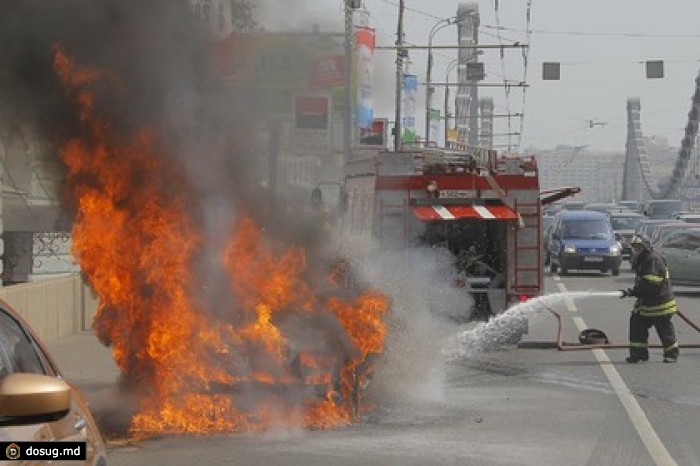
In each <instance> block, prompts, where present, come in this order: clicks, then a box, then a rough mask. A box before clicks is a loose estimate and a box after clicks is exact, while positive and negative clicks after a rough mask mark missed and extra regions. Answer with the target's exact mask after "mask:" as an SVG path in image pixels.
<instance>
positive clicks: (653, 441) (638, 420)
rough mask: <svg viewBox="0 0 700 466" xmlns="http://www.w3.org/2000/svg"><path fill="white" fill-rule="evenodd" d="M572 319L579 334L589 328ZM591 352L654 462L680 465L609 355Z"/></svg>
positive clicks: (571, 306)
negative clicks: (662, 440) (667, 448)
mask: <svg viewBox="0 0 700 466" xmlns="http://www.w3.org/2000/svg"><path fill="white" fill-rule="evenodd" d="M557 286H558V287H559V289H560V290H562V292H563V293H566V291H567V290H566V287H565V286H564V285H563V284H562V283H557ZM565 301H566V307H567V308H569V311H570V312H576V306H575V305H574V303H573V300H571V299H568V300H565ZM572 319H573V321H574V325H576V328H577V329H578V330H579V332H580V331H581V330H584V329H586V328H588V327H587V325H586V323H585V322H584V321H583V319H582V318H580V317H572ZM591 351H592V352H593V355H594V356H595V358H596V360H597V361H598V364H599V365H600V367H601V369H603V372H604V373H605V376H606V377H607V378H608V382H610V385H611V386H612V388H613V390H615V394H616V395H617V397H618V398H619V400H620V402H621V403H622V406H623V407H624V408H625V411H627V416H629V418H630V421H631V422H632V425H633V426H634V428H635V430H636V431H637V434H638V435H639V438H640V439H641V440H642V443H643V444H644V446H645V447H646V449H647V451H648V452H649V455H651V457H652V459H653V460H654V462H655V463H656V464H657V465H664V466H678V463H676V461H675V460H674V459H673V457H671V454H670V453H669V452H668V450H666V447H665V446H664V444H663V443H662V442H661V439H660V438H659V436H658V435H657V433H656V431H655V430H654V428H653V427H652V426H651V423H650V422H649V419H648V418H647V416H646V414H644V411H643V410H642V407H641V406H639V403H637V400H636V399H635V398H634V395H632V392H630V390H629V388H627V385H625V382H624V381H623V380H622V376H620V373H619V372H617V369H615V366H613V364H612V362H611V361H610V358H608V355H607V353H606V352H605V351H603V350H602V349H593V350H591Z"/></svg>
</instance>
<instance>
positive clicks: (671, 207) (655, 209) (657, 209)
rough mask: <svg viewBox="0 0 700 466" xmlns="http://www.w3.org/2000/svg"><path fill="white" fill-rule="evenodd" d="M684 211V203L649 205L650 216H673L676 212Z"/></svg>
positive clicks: (671, 202) (672, 202)
mask: <svg viewBox="0 0 700 466" xmlns="http://www.w3.org/2000/svg"><path fill="white" fill-rule="evenodd" d="M682 210H683V203H682V202H681V201H677V202H676V201H670V202H654V203H651V204H649V213H650V214H672V213H674V212H680V211H682Z"/></svg>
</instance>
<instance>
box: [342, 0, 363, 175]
mask: <svg viewBox="0 0 700 466" xmlns="http://www.w3.org/2000/svg"><path fill="white" fill-rule="evenodd" d="M359 3H360V2H358V1H356V0H345V112H344V114H345V115H344V118H343V159H344V161H343V170H345V165H346V164H347V163H348V161H349V160H350V159H351V157H352V141H353V111H352V109H353V105H352V95H351V91H352V68H353V53H354V47H353V44H354V42H355V24H354V21H353V19H354V18H353V13H354V11H355V9H356V8H357V7H358V6H357V4H359Z"/></svg>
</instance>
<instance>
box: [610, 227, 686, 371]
mask: <svg viewBox="0 0 700 466" xmlns="http://www.w3.org/2000/svg"><path fill="white" fill-rule="evenodd" d="M630 244H631V245H632V247H633V249H634V252H635V253H636V257H635V261H634V271H635V274H636V276H635V281H634V287H632V288H630V289H628V290H623V291H622V296H621V297H623V298H624V297H626V296H633V297H635V298H637V300H636V301H635V303H634V308H633V309H632V314H631V316H630V321H629V340H630V356H629V357H628V358H627V362H630V363H636V362H640V361H647V360H649V342H648V340H649V328H651V327H652V326H653V327H655V328H656V333H657V334H658V335H659V339H660V340H661V344H662V345H663V354H664V362H676V359H677V358H678V340H676V332H675V329H674V327H673V323H672V322H671V318H672V317H673V314H675V313H676V311H677V306H676V300H675V299H674V296H673V290H672V288H671V280H670V275H669V272H668V267H667V266H666V262H665V261H664V259H663V257H661V255H659V253H657V252H656V251H654V249H653V248H652V247H651V245H650V244H649V242H648V240H646V239H645V238H640V237H638V236H635V237H634V238H632V241H631V243H630Z"/></svg>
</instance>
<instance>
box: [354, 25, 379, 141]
mask: <svg viewBox="0 0 700 466" xmlns="http://www.w3.org/2000/svg"><path fill="white" fill-rule="evenodd" d="M355 38H356V40H357V60H356V61H357V67H356V69H357V107H356V120H357V127H358V128H369V127H370V126H372V120H373V118H374V103H373V99H374V62H373V59H374V45H375V34H374V29H370V28H366V27H359V28H357V30H356V31H355Z"/></svg>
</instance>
